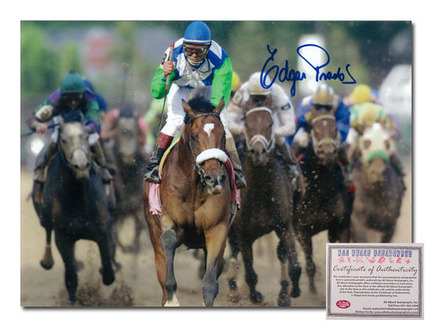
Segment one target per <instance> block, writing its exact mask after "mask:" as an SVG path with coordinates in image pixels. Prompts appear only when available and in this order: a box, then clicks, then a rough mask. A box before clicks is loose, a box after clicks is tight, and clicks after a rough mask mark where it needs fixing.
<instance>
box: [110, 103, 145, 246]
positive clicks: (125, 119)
mask: <svg viewBox="0 0 432 327" xmlns="http://www.w3.org/2000/svg"><path fill="white" fill-rule="evenodd" d="M137 119H138V118H137V117H136V116H135V115H134V114H133V112H132V110H130V109H129V108H128V107H125V108H122V110H120V115H119V117H118V119H117V123H116V133H115V135H114V136H113V138H112V142H111V141H110V142H108V144H110V145H111V148H112V152H113V158H114V162H115V166H116V173H115V174H114V189H115V195H116V200H117V203H116V206H115V207H114V209H113V220H114V223H113V225H114V237H115V239H116V243H117V245H118V246H119V247H120V248H121V249H122V250H123V252H132V253H137V252H138V251H139V247H140V242H139V237H140V235H141V231H142V229H143V220H144V217H143V216H142V213H143V202H142V193H143V189H142V184H141V183H139V182H138V183H137V180H139V179H140V178H141V176H142V175H143V173H144V170H145V165H146V160H145V157H144V154H143V151H142V150H141V149H140V146H141V144H140V133H139V126H138V123H137ZM111 143H112V144H111ZM127 217H131V218H133V222H134V237H133V242H132V244H131V245H125V244H123V242H122V241H121V240H120V238H119V235H118V230H117V229H118V228H117V227H119V226H120V225H121V224H122V223H123V222H124V221H125V220H126V218H127Z"/></svg>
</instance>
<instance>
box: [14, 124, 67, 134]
mask: <svg viewBox="0 0 432 327" xmlns="http://www.w3.org/2000/svg"><path fill="white" fill-rule="evenodd" d="M59 125H60V124H59V123H57V124H52V125H49V126H47V127H48V129H50V128H53V127H57V126H59ZM34 133H36V131H30V132H27V133H24V134H21V137H26V136H30V135H32V134H34Z"/></svg>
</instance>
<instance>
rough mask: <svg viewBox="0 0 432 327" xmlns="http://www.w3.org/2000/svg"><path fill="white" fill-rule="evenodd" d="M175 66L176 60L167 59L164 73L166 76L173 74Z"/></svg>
mask: <svg viewBox="0 0 432 327" xmlns="http://www.w3.org/2000/svg"><path fill="white" fill-rule="evenodd" d="M174 68H175V62H174V61H165V62H164V64H163V74H164V77H167V76H169V75H171V74H172V72H173V71H174Z"/></svg>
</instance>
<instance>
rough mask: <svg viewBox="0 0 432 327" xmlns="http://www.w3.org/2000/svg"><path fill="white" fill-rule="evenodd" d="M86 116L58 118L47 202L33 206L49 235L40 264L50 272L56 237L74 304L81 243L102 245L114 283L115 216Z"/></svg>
mask: <svg viewBox="0 0 432 327" xmlns="http://www.w3.org/2000/svg"><path fill="white" fill-rule="evenodd" d="M82 119H83V116H82V114H81V112H79V111H77V110H74V111H71V112H70V113H69V114H68V115H66V116H65V118H64V121H63V120H62V118H61V117H59V121H60V128H59V134H58V143H57V144H58V155H56V156H55V157H54V158H53V160H52V162H51V163H50V165H49V167H48V172H47V177H46V182H45V185H44V188H43V202H42V204H39V203H38V202H36V201H35V187H33V192H32V198H33V203H34V206H35V209H36V212H37V215H38V216H39V219H40V223H41V225H42V227H44V228H45V231H46V247H45V254H44V257H43V259H42V260H41V265H42V267H43V268H45V269H47V270H48V269H51V268H52V266H53V264H54V261H53V258H52V252H51V233H52V231H53V230H54V234H55V243H56V245H57V249H58V250H59V252H60V255H61V257H62V259H63V263H64V266H65V284H66V289H67V291H68V294H69V300H70V302H71V303H72V304H73V303H75V301H76V290H77V287H78V276H77V273H76V262H75V257H74V246H75V242H77V241H78V240H81V239H86V240H91V241H94V242H96V243H97V245H98V247H99V252H100V256H101V261H102V269H101V274H102V280H103V283H104V284H105V285H110V284H112V283H113V282H114V280H115V274H114V270H113V267H112V252H113V250H114V249H113V241H112V235H111V217H110V214H109V211H108V205H107V200H106V198H105V191H104V185H103V184H102V179H101V176H100V174H99V173H98V172H97V171H96V170H95V167H94V166H93V164H92V162H91V160H90V153H91V152H90V146H89V140H88V133H87V132H86V130H85V128H84V125H83V124H82V122H81V121H82Z"/></svg>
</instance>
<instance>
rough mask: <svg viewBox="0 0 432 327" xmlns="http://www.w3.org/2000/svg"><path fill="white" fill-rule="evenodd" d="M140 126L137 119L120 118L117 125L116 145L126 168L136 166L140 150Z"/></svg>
mask: <svg viewBox="0 0 432 327" xmlns="http://www.w3.org/2000/svg"><path fill="white" fill-rule="evenodd" d="M138 138H139V135H138V126H137V123H136V118H135V117H127V116H120V117H119V119H118V124H117V134H116V144H117V151H118V153H119V155H120V160H121V161H122V163H123V164H124V165H126V166H130V165H132V164H134V158H135V153H136V150H137V149H138V146H139V142H138Z"/></svg>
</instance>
